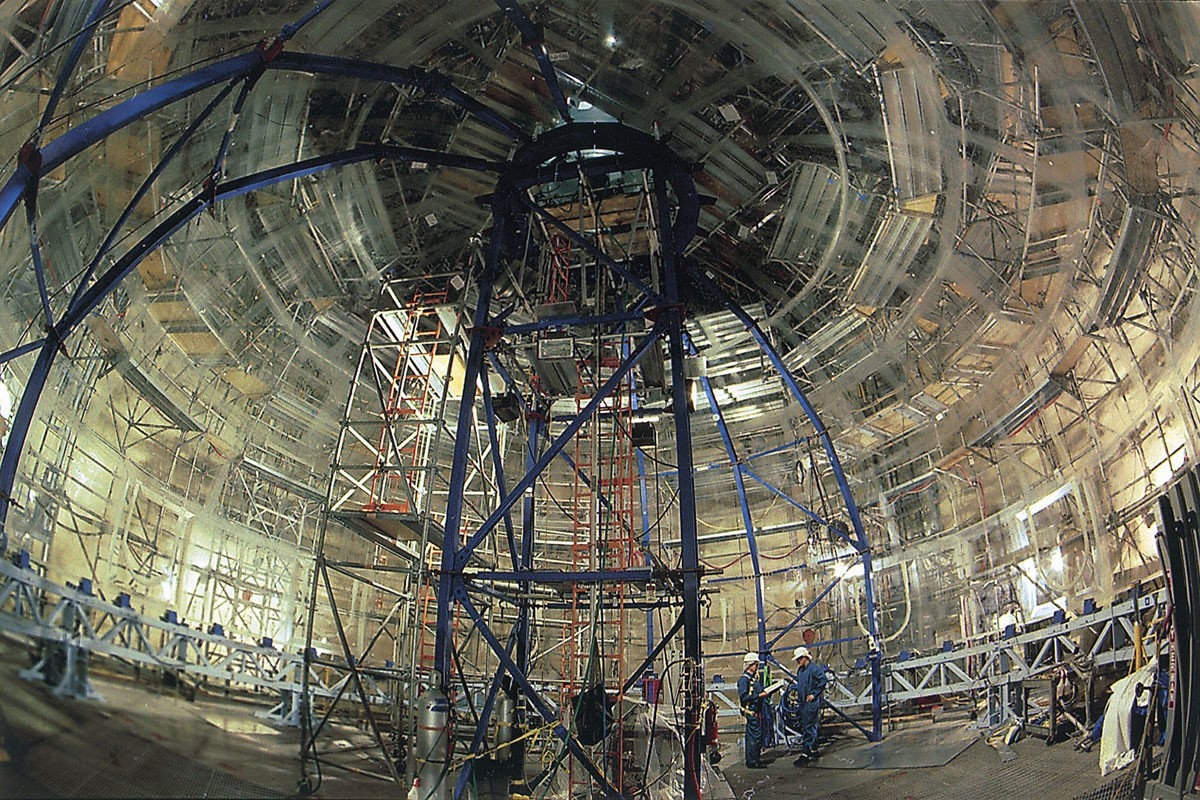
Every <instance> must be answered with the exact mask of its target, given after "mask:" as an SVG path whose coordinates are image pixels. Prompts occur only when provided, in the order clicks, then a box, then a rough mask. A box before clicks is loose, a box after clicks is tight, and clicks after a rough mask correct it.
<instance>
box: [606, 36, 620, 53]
mask: <svg viewBox="0 0 1200 800" xmlns="http://www.w3.org/2000/svg"><path fill="white" fill-rule="evenodd" d="M604 46H605V47H607V48H608V49H609V50H612V49H613V48H615V47H616V46H617V37H616V35H615V34H612V33H610V34H608V35H607V36H605V37H604Z"/></svg>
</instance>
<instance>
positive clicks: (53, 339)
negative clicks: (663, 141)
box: [0, 145, 496, 550]
mask: <svg viewBox="0 0 1200 800" xmlns="http://www.w3.org/2000/svg"><path fill="white" fill-rule="evenodd" d="M373 159H395V160H398V161H422V162H425V163H429V164H435V165H439V166H447V167H456V168H462V169H475V170H484V171H494V170H495V169H496V165H494V164H492V163H491V162H487V161H483V160H481V159H476V158H471V157H468V156H455V155H450V154H446V153H441V152H438V151H433V150H421V149H418V148H408V147H396V146H393V145H367V146H363V147H356V148H354V149H353V150H347V151H345V152H341V153H333V154H331V155H326V156H320V157H317V158H310V159H305V160H303V161H298V162H296V163H295V164H289V165H286V166H281V167H275V168H273V169H269V170H264V171H262V172H257V173H254V174H252V175H247V176H244V177H242V178H238V179H236V180H231V181H227V182H225V183H222V184H219V185H217V186H216V187H214V189H213V191H212V193H211V194H202V195H197V196H196V197H193V198H192V199H191V200H189V201H188V202H186V203H184V204H183V205H182V206H180V207H179V208H178V209H176V210H175V211H174V212H172V213H171V214H169V215H168V216H167V217H166V219H164V220H163V221H162V222H160V223H159V224H158V225H156V226H155V227H154V228H153V229H152V230H151V231H150V232H149V233H148V234H146V236H144V237H143V238H142V239H141V240H140V241H139V242H138V243H137V244H135V245H134V246H133V247H131V248H130V249H129V250H128V251H127V252H126V253H125V254H124V255H123V256H122V257H121V258H119V259H117V261H116V262H114V263H113V264H112V266H110V267H109V269H108V270H107V271H105V272H104V273H103V274H102V275H101V276H100V277H99V278H97V280H96V282H95V283H94V284H93V285H92V286H91V287H89V288H88V290H87V291H86V292H84V293H83V294H82V295H80V296H79V298H78V299H77V300H76V301H75V302H73V303H72V304H71V305H70V307H69V308H68V309H67V311H66V312H65V313H64V314H63V315H62V317H60V318H59V320H58V322H57V323H55V324H54V326H52V327H51V328H50V330H49V332H48V335H47V336H46V338H45V339H44V340H42V344H41V347H40V352H39V355H38V359H37V361H36V362H35V363H34V366H33V368H32V369H31V370H30V374H29V380H28V381H26V384H25V388H24V391H23V392H22V394H21V402H20V403H19V404H18V406H17V411H16V414H14V415H13V422H12V428H11V430H10V431H9V438H8V444H7V446H6V447H5V449H4V453H3V455H0V550H2V549H3V548H4V546H6V545H7V541H8V537H7V533H6V531H5V521H6V520H7V518H8V511H9V508H10V507H11V505H12V502H13V497H12V490H13V484H14V483H15V481H16V475H17V465H18V462H19V459H20V457H21V452H22V450H24V446H25V440H26V438H27V437H28V435H29V426H30V425H31V424H32V422H33V416H34V412H35V411H36V408H37V403H38V400H39V399H40V398H41V394H42V391H43V389H44V388H45V385H46V381H47V380H48V379H49V376H50V369H51V367H52V366H53V364H54V359H55V357H56V355H57V354H58V352H59V350H60V349H61V348H62V344H63V342H64V341H65V340H66V337H67V336H68V335H70V333H71V332H72V331H73V330H74V329H75V328H76V327H77V326H78V325H79V324H80V323H81V322H82V321H83V320H84V319H85V318H86V317H87V315H88V314H90V313H91V312H92V311H94V310H95V308H96V307H97V306H99V305H100V303H101V302H102V301H103V300H104V298H106V297H107V296H108V295H109V294H110V293H111V292H112V291H113V290H114V289H115V288H116V287H117V286H118V285H119V284H120V282H121V281H122V280H124V279H125V277H126V276H127V275H129V273H131V272H133V270H134V269H136V268H137V265H138V264H140V263H141V262H142V260H143V259H144V258H145V257H146V256H148V255H149V254H150V253H152V252H154V250H155V249H157V248H158V247H159V246H160V245H162V244H163V243H164V242H166V241H167V240H168V239H169V238H170V237H171V236H172V235H173V234H174V233H175V232H176V231H178V230H179V229H180V228H182V227H183V226H184V225H186V224H187V223H188V221H190V220H191V219H192V218H194V217H195V216H196V215H197V214H200V213H201V212H203V211H204V210H205V209H206V208H209V207H210V206H211V205H212V204H213V203H215V202H218V201H222V200H227V199H229V198H231V197H237V196H240V195H243V194H246V193H247V192H252V191H254V190H256V189H261V188H263V187H264V186H270V185H272V184H275V183H280V182H282V181H286V180H291V179H293V178H298V177H302V176H304V175H313V174H316V173H318V172H323V171H325V170H328V169H332V168H334V167H339V166H344V165H346V164H353V163H358V162H360V161H368V160H373ZM25 348H26V349H25V352H32V348H30V347H29V346H28V345H26V346H25ZM19 349H20V348H19Z"/></svg>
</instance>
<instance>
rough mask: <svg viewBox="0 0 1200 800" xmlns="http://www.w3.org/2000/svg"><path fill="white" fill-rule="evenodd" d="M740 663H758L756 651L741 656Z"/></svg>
mask: <svg viewBox="0 0 1200 800" xmlns="http://www.w3.org/2000/svg"><path fill="white" fill-rule="evenodd" d="M742 663H743V664H757V663H758V653H746V655H744V656H742Z"/></svg>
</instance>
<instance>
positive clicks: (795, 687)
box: [783, 647, 828, 767]
mask: <svg viewBox="0 0 1200 800" xmlns="http://www.w3.org/2000/svg"><path fill="white" fill-rule="evenodd" d="M792 657H793V658H794V659H795V661H796V678H795V680H793V681H792V683H791V685H790V686H788V688H787V692H786V693H785V694H784V698H783V705H784V706H786V707H787V708H785V713H787V714H788V716H789V717H791V720H789V721H790V722H791V723H792V725H794V726H795V728H796V729H797V730H799V732H800V755H799V757H797V758H796V760H795V761H793V762H792V764H793V765H794V766H797V767H802V766H804V765H805V764H807V763H808V762H809V760H810V759H813V758H816V757H817V756H819V755H820V753H819V752H818V751H817V723H818V720H819V719H820V716H821V695H822V694H823V693H824V691H825V684H826V682H827V681H828V678H826V676H825V666H824V665H819V664H814V663H813V660H812V654H811V653H809V652H808V648H807V647H797V648H796V650H795V651H794V652H793V653H792Z"/></svg>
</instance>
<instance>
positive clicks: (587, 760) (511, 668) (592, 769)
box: [456, 586, 626, 800]
mask: <svg viewBox="0 0 1200 800" xmlns="http://www.w3.org/2000/svg"><path fill="white" fill-rule="evenodd" d="M456 599H457V600H458V602H459V603H460V604H461V605H462V607H463V610H464V611H466V612H467V616H469V617H470V618H471V620H472V621H473V622H474V623H475V630H477V631H479V633H480V635H481V636H483V639H484V641H485V642H487V644H488V647H490V648H491V649H492V652H493V653H495V654H496V656H497V657H498V658H499V659H500V662H501V663H502V664H503V665H504V668H505V669H507V670H508V672H509V674H510V675H512V676H513V678H514V679H515V680H516V681H517V683H518V684H520V686H521V689H522V691H523V692H524V694H525V697H526V699H528V700H529V702H530V703H532V704H533V707H534V709H536V710H537V712H538V714H539V715H541V717H542V719H543V720H545V721H546V723H547V724H552V725H554V735H555V736H557V737H558V738H559V739H561V740H562V741H563V742H564V743H565V744H566V745H567V748H568V749H570V751H571V754H572V755H574V756H575V758H577V759H578V760H579V763H580V764H582V765H583V768H584V769H586V770H587V771H588V774H589V775H591V776H592V777H593V778H595V779H596V780H597V781H599V783H600V785H601V787H603V789H604V795H605V797H608V798H610V799H611V800H626V798H625V796H624V795H623V794H621V792H620V790H619V789H618V788H617V787H615V786H613V785H612V783H611V782H609V780H608V777H607V776H605V775H604V773H603V772H601V771H600V770H599V769H598V768H597V767H596V764H595V763H594V762H593V761H592V759H591V757H590V756H589V755H588V753H587V751H586V750H585V749H584V748H583V746H582V745H581V744H580V743H579V741H578V740H577V739H576V738H575V737H574V736H572V735H571V734H570V733H569V732H568V731H567V729H566V727H565V726H564V725H563V724H562V718H561V717H560V716H559V715H558V714H556V713H555V712H554V709H553V708H552V707H551V706H550V704H549V703H547V702H546V701H545V700H544V699H542V696H541V694H540V693H539V692H538V690H537V687H536V686H534V685H533V683H532V682H531V681H530V680H529V677H528V675H526V674H525V673H524V672H523V671H522V670H520V669H518V668H517V664H516V662H514V661H513V660H512V658H511V657H510V656H509V655H508V653H507V652H505V650H504V648H503V647H502V646H501V644H500V641H499V640H498V639H497V638H496V634H494V633H492V631H491V630H490V629H489V628H488V626H487V623H486V622H485V621H484V619H483V617H482V616H481V615H480V613H479V611H478V610H477V609H476V608H475V606H474V604H473V603H472V602H471V598H470V597H469V596H468V595H467V592H466V590H465V589H463V588H462V587H461V586H460V587H459V588H458V594H457V597H456Z"/></svg>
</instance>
